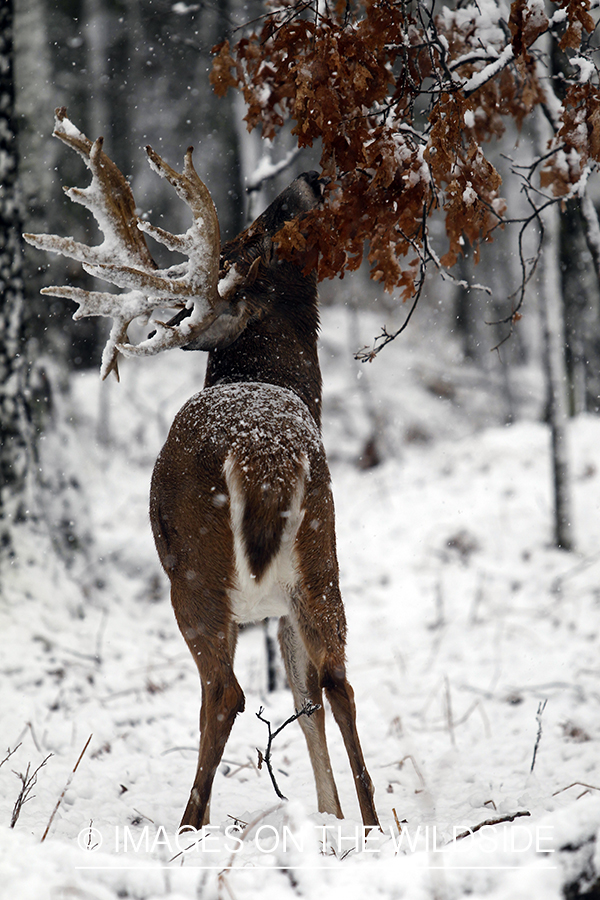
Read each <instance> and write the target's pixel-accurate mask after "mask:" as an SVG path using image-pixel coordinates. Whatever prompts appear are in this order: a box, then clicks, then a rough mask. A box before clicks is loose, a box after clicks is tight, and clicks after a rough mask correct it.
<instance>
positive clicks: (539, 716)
mask: <svg viewBox="0 0 600 900" xmlns="http://www.w3.org/2000/svg"><path fill="white" fill-rule="evenodd" d="M547 702H548V698H547V697H546V699H545V700H544V702H543V703H542V702H540V703H539V704H538V709H537V713H536V714H535V718H536V721H537V723H538V730H537V737H536V739H535V745H534V748H533V757H532V759H531V768H530V769H529V772H530V773H531V772H533V767H534V766H535V758H536V756H537V752H538V747H539V746H540V741H541V739H542V716H543V714H544V710H545V709H546V703H547Z"/></svg>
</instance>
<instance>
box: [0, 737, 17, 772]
mask: <svg viewBox="0 0 600 900" xmlns="http://www.w3.org/2000/svg"><path fill="white" fill-rule="evenodd" d="M21 743H22V742H21V741H19V743H18V744H17V746H16V747H15V749H14V750H11V749H10V747H7V748H6V749H7V751H8V752H7V754H6V756H5V757H4V759H3V760H0V766H3V765H4V763H5V762H6V761H7V760H9V759H10V758H11V756H12V755H13V754H14V753H16V752H17V750H18V749H19V747H20V746H21Z"/></svg>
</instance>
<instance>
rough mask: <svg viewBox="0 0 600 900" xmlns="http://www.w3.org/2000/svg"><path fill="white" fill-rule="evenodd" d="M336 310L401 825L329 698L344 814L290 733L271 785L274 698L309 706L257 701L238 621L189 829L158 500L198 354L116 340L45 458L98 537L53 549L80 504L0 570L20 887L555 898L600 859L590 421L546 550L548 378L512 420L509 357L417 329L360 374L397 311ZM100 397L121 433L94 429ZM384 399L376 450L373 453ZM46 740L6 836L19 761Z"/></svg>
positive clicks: (87, 892) (359, 549) (269, 697)
mask: <svg viewBox="0 0 600 900" xmlns="http://www.w3.org/2000/svg"><path fill="white" fill-rule="evenodd" d="M323 320H324V326H323V334H322V353H321V360H322V366H323V374H324V382H325V394H324V440H325V443H326V446H327V448H328V453H329V458H330V465H331V470H332V476H333V489H334V494H335V501H336V515H337V534H338V553H339V558H340V567H341V580H342V592H343V595H344V600H345V604H346V609H347V616H348V624H349V641H348V670H349V677H350V680H351V682H352V684H353V687H354V690H355V694H356V703H357V709H358V727H359V732H360V736H361V741H362V745H363V750H364V753H365V758H366V760H367V764H368V766H369V769H370V773H371V776H372V777H373V780H374V782H375V789H376V794H375V800H376V804H377V808H378V811H379V815H380V819H381V824H382V828H383V833H382V834H379V833H377V832H371V833H370V834H369V835H368V836H366V837H365V834H364V830H363V828H362V824H361V821H360V817H359V813H358V807H357V801H356V796H355V792H354V789H353V785H352V779H351V776H350V771H349V767H348V763H347V758H346V755H345V751H344V747H343V743H342V740H341V736H340V734H339V731H338V729H337V728H336V726H335V723H334V722H333V721H332V719H331V716H330V713H329V711H327V734H328V741H329V746H330V752H331V757H332V761H333V765H334V768H335V772H336V780H337V783H338V789H339V791H340V798H341V803H342V807H343V809H344V811H345V814H346V817H347V818H346V819H345V820H343V821H341V822H340V821H338V820H337V819H335V818H333V817H331V816H326V815H323V814H319V813H318V812H317V809H316V801H315V792H314V785H313V781H312V773H311V770H310V764H309V761H308V755H307V752H306V747H305V745H304V741H303V738H302V735H301V732H300V729H299V728H298V726H297V725H296V724H293V725H291V726H289V728H287V729H286V730H285V731H284V732H282V734H281V735H280V736H279V738H278V739H277V740H276V742H275V743H274V747H273V755H274V765H275V767H276V770H277V772H278V775H279V778H280V784H281V786H282V788H283V790H284V793H285V794H286V795H287V796H288V797H290V801H289V802H288V803H283V804H282V803H279V802H278V801H277V798H276V797H275V794H274V793H273V790H272V787H271V785H270V782H269V778H268V775H267V772H266V770H265V768H264V767H263V768H262V769H259V768H258V765H257V753H256V749H255V748H257V747H260V748H262V749H264V747H265V745H266V730H265V726H264V724H263V723H262V722H260V721H259V720H258V719H257V717H256V715H255V713H256V712H258V710H259V708H260V707H261V706H264V708H265V711H264V713H263V715H264V716H265V717H266V718H267V719H268V720H270V721H271V722H272V723H273V725H274V726H275V725H277V724H279V723H280V722H282V721H283V720H284V719H286V718H287V717H288V716H289V715H290V713H291V712H292V701H291V696H290V694H289V692H288V691H287V690H283V689H282V690H279V691H276V692H275V693H271V694H268V693H267V692H266V689H265V659H264V635H263V630H262V628H260V627H258V628H248V629H244V630H243V631H242V632H241V634H240V640H239V644H238V653H237V661H236V671H237V674H238V678H239V680H240V683H241V684H242V686H243V688H244V691H245V694H246V712H245V713H244V714H243V715H241V716H239V717H238V719H237V721H236V724H235V726H234V729H233V732H232V735H231V738H230V740H229V742H228V744H227V747H226V750H225V754H224V760H223V763H222V765H221V767H220V769H219V772H218V773H217V778H216V782H215V791H214V794H213V803H212V819H211V821H212V825H213V826H214V828H213V829H212V830H211V832H210V833H207V834H205V835H204V838H203V839H202V840H194V836H189V837H187V838H184V837H180V836H178V835H177V826H178V822H179V818H180V816H181V814H182V811H183V808H184V805H185V802H186V801H187V796H188V793H189V789H190V786H191V781H192V777H193V772H194V770H195V765H196V759H195V756H196V746H197V726H198V706H199V686H198V678H197V674H196V671H195V667H194V665H193V662H192V659H191V656H190V655H189V653H188V650H187V648H186V647H185V644H184V642H183V639H182V638H181V636H180V635H179V633H178V631H177V628H176V625H175V621H174V618H173V614H172V611H171V609H170V604H169V600H168V594H167V582H166V577H165V576H164V575H163V573H162V572H161V570H160V567H159V564H158V560H157V557H156V554H155V551H154V547H153V545H152V538H151V534H150V528H149V524H148V514H147V496H148V486H149V481H150V474H151V470H152V465H153V461H154V459H155V458H156V455H157V453H158V451H159V449H160V446H161V444H162V442H163V441H164V439H165V436H166V433H167V430H168V427H169V424H170V422H171V421H172V419H173V417H174V415H175V413H176V411H177V410H178V409H179V408H180V406H181V405H182V404H183V403H184V402H185V401H186V400H187V399H188V398H189V397H190V396H191V395H192V394H193V393H195V392H196V391H197V390H198V387H199V386H200V384H201V381H202V371H201V370H202V366H203V360H204V354H201V353H181V354H175V353H173V354H165V355H164V356H163V357H156V358H149V359H145V360H135V361H130V360H125V361H124V362H123V364H122V371H121V376H122V381H121V384H120V385H116V384H107V383H104V384H100V383H99V381H98V378H97V375H96V374H95V373H86V374H83V375H81V374H79V375H76V376H74V377H73V384H72V388H73V390H72V401H71V408H70V409H69V410H66V411H65V416H64V418H67V417H70V419H71V422H72V425H71V427H70V428H69V429H66V428H65V427H63V428H62V429H60V430H59V431H58V432H57V433H56V434H54V435H52V434H49V435H47V437H46V438H45V441H44V445H45V447H44V450H43V457H42V463H43V467H44V470H45V473H46V477H49V474H50V472H51V471H53V470H57V471H62V470H64V471H65V472H66V473H69V472H70V471H72V470H73V469H74V470H75V471H76V472H77V482H78V484H79V487H77V486H75V485H70V486H67V487H66V488H65V489H64V490H66V491H67V493H68V492H70V494H69V497H68V500H69V503H70V504H71V508H72V509H75V507H77V508H78V509H77V512H76V513H74V515H75V517H76V522H77V528H76V534H77V535H78V538H79V542H80V546H79V548H78V549H77V551H76V552H72V553H71V554H70V555H67V554H64V553H63V556H62V558H61V556H60V554H58V553H57V552H56V547H57V546H58V545H59V537H60V535H59V533H58V529H59V526H61V523H60V522H57V523H56V532H55V533H54V535H53V537H54V545H53V546H50V544H49V542H48V541H47V539H46V538H45V537H44V534H45V531H44V528H43V527H41V526H38V527H36V526H30V527H29V528H23V529H21V530H20V531H19V532H18V533H17V544H18V550H19V563H18V564H16V563H15V565H14V566H13V567H12V570H11V571H10V572H9V573H8V577H7V578H6V580H5V585H4V590H3V595H2V601H1V604H0V628H1V629H2V634H3V644H2V655H1V663H0V668H1V672H2V687H1V689H0V690H1V697H2V705H1V712H0V734H1V740H2V750H0V762H2V760H3V759H4V758H5V756H6V753H7V749H8V748H10V749H11V750H15V748H17V747H18V749H16V750H15V752H14V754H13V755H12V756H11V757H10V759H8V760H7V761H6V762H5V763H4V764H3V765H2V766H0V898H1V900H4V898H7V900H8V898H10V900H15V898H16V900H46V898H47V900H56V898H59V897H85V898H94V900H115V898H117V897H124V896H128V897H135V898H156V897H168V898H170V900H180V898H195V897H202V898H207V900H209V898H210V900H212V898H228V897H232V896H233V897H235V898H237V900H245V898H255V897H257V896H260V897H263V898H265V900H271V898H277V900H286V898H292V897H295V896H298V895H300V896H306V897H310V898H311V900H320V898H328V900H330V898H337V897H340V898H341V897H344V898H350V900H352V898H355V897H356V898H359V897H360V898H362V897H365V896H368V897H369V898H371V897H373V898H385V900H392V898H394V900H395V898H401V897H406V898H410V900H421V898H423V900H426V898H427V900H429V898H434V897H436V898H448V900H450V898H452V900H454V898H463V897H467V896H469V897H474V898H479V897H481V898H483V897H486V898H492V900H517V898H521V897H523V898H525V897H527V898H535V900H558V898H562V896H563V890H564V886H565V885H566V884H568V883H569V881H570V880H571V881H572V880H576V879H577V878H578V877H579V876H580V873H581V872H582V871H583V870H584V869H585V868H586V866H588V868H589V871H590V872H591V873H598V871H599V869H600V844H599V842H598V840H597V835H598V831H599V830H600V772H599V765H600V764H599V761H598V760H599V755H598V750H597V741H598V740H599V739H600V716H599V715H598V713H599V710H598V706H599V702H600V701H599V698H600V690H599V687H600V685H599V679H600V668H599V666H598V650H597V641H598V629H599V627H600V603H599V599H600V597H599V594H598V578H599V572H600V543H599V540H600V539H599V534H600V529H599V528H598V513H599V509H600V466H599V460H598V446H599V445H600V421H599V420H598V419H597V418H594V417H588V416H583V417H581V418H579V419H577V420H575V421H573V422H572V423H571V425H570V433H569V440H570V453H571V460H572V469H573V487H574V518H575V534H576V542H577V552H576V553H570V554H568V553H564V552H560V551H557V550H554V549H553V548H552V547H551V545H550V540H551V534H552V525H551V519H550V509H551V487H550V484H551V482H550V471H549V458H548V451H549V444H550V439H549V434H548V431H547V429H546V427H545V426H544V425H543V424H540V421H539V410H540V408H541V397H542V391H541V388H540V385H539V379H538V377H537V374H536V373H532V372H531V371H529V370H527V369H523V370H519V371H518V372H516V373H515V374H513V376H512V377H513V384H512V391H513V395H514V396H515V397H516V402H518V411H519V416H518V421H517V422H516V423H515V424H513V425H511V426H510V427H508V426H506V425H505V424H503V416H504V411H505V410H504V407H503V400H502V397H503V392H504V390H505V387H504V385H505V380H504V376H503V375H501V373H498V374H497V377H496V376H495V375H494V373H492V374H491V375H490V377H489V378H488V379H487V380H484V379H483V378H482V375H481V371H480V370H474V369H471V368H469V366H468V365H467V364H465V363H463V362H462V360H461V358H460V354H459V353H458V352H457V350H456V348H453V347H451V346H448V344H447V343H445V344H444V345H440V346H438V345H436V344H435V343H431V344H430V346H429V349H428V344H427V342H428V341H429V340H430V336H429V335H428V334H427V332H426V330H424V332H423V334H422V335H419V332H418V326H415V328H414V329H413V330H412V331H410V330H409V332H408V333H407V335H406V340H405V341H404V342H403V343H402V344H400V343H396V344H393V345H392V346H391V347H390V348H388V349H387V350H386V351H385V352H384V353H383V354H382V355H381V356H380V357H379V358H378V360H377V361H376V362H374V363H373V364H371V365H369V366H362V367H361V368H360V369H358V367H357V364H355V363H354V362H353V361H352V358H351V352H350V349H349V341H348V333H349V332H350V333H352V334H353V335H354V334H355V332H359V333H360V339H361V340H364V343H369V342H370V339H371V338H372V336H373V334H375V333H376V332H377V331H378V328H379V326H380V325H381V324H382V323H381V321H380V317H379V316H374V315H370V316H366V315H365V316H360V317H358V324H357V322H356V321H355V320H354V319H353V320H352V323H353V324H352V323H350V322H349V319H348V316H347V314H346V313H345V311H344V310H341V309H325V310H324V311H323ZM388 324H389V323H388ZM423 338H424V340H423ZM424 348H425V349H424ZM425 351H427V352H425ZM357 371H360V372H361V374H362V377H361V378H360V380H359V379H357V378H356V375H357ZM365 386H366V391H365ZM101 392H102V393H101ZM369 403H371V404H372V405H373V406H372V408H371V409H370V410H369V408H368V406H367V404H369ZM106 408H107V409H108V410H109V413H108V419H107V422H108V429H109V432H110V442H108V443H107V442H106V439H105V441H104V442H99V441H98V440H96V438H95V435H96V432H97V431H98V429H99V422H98V415H99V410H100V409H106ZM373 418H376V420H377V421H378V422H379V424H380V429H381V436H382V445H383V447H384V450H385V456H386V459H385V461H384V463H383V464H382V465H380V466H378V467H377V468H374V469H369V470H366V471H360V470H359V469H358V468H357V467H356V465H355V461H356V457H357V456H358V455H359V454H360V452H361V450H362V447H363V446H364V444H365V442H366V439H367V438H368V436H369V434H370V428H371V424H370V423H371V422H372V421H373ZM105 430H106V423H105ZM38 503H39V501H38ZM39 515H40V516H44V515H46V516H51V511H49V510H47V509H44V508H40V509H39ZM67 518H68V516H67ZM86 523H87V524H86ZM544 700H547V705H546V707H545V709H544V711H543V713H541V714H538V710H539V708H540V707H539V705H540V703H541V702H543V701H544ZM538 720H539V722H541V736H540V737H539V745H538V749H537V754H536V762H535V768H534V770H533V772H531V764H532V758H533V752H534V746H535V744H536V739H537V737H538V727H539V723H538ZM90 734H91V735H93V737H92V740H91V743H90V745H89V747H88V749H87V751H86V753H85V754H84V756H83V758H82V759H81V762H80V764H79V767H78V768H77V771H76V772H75V773H74V774H73V771H72V770H73V767H74V765H75V763H76V762H77V760H78V757H79V756H80V754H81V751H82V749H83V747H84V745H85V743H86V741H87V739H88V737H89V735H90ZM19 744H20V746H18V745H19ZM50 753H51V754H52V756H51V757H50V758H49V759H48V760H47V762H46V764H45V765H44V766H43V768H41V769H40V770H39V772H38V774H37V783H36V785H35V787H34V789H33V791H32V796H31V797H30V799H29V800H28V801H27V802H26V803H25V804H24V806H23V808H22V810H21V813H20V815H19V817H18V820H17V823H16V826H15V828H14V829H10V828H9V827H8V824H9V822H10V818H11V814H12V810H13V805H14V803H15V800H16V799H17V796H18V793H19V787H20V781H19V779H18V777H17V776H16V775H15V774H14V773H15V772H16V773H23V774H24V773H25V772H26V769H27V765H28V764H30V766H31V767H30V772H31V771H32V770H34V769H35V768H37V766H39V765H40V763H41V762H42V761H43V760H44V759H45V758H46V757H47V756H48V754H50ZM69 778H71V783H70V786H69V787H68V789H67V790H66V792H65V795H64V799H63V800H62V802H61V804H60V806H59V809H58V811H57V813H56V815H55V817H54V820H53V822H52V826H51V828H50V830H49V833H48V837H47V838H46V840H45V841H44V842H43V843H41V837H42V835H43V833H44V831H45V829H46V827H47V825H48V822H49V820H50V817H51V815H52V812H53V810H54V809H55V807H56V804H57V802H58V801H59V798H60V797H61V793H62V792H63V789H64V788H65V785H66V784H67V782H68V780H69ZM525 813H529V815H524V814H525ZM515 814H521V815H519V816H518V817H517V818H515V819H513V820H512V821H508V818H509V817H511V816H515ZM396 819H397V820H398V821H399V822H400V823H402V832H401V834H400V835H399V834H398V830H397V822H396ZM497 819H499V820H504V821H500V822H499V823H498V824H495V825H493V824H489V825H485V826H484V827H482V828H481V829H480V830H477V831H474V833H473V834H471V835H470V836H469V835H467V836H465V837H460V838H459V837H458V835H460V834H461V833H462V832H465V831H466V832H468V830H469V829H471V830H474V829H475V828H476V827H477V826H478V825H480V824H481V823H484V822H486V821H487V822H489V821H493V820H497ZM240 823H247V824H248V825H249V826H251V827H249V828H247V829H246V831H244V832H240V831H238V830H237V829H238V828H240V827H243V824H240ZM88 848H89V849H88ZM171 860H172V861H171ZM595 877H597V875H596V876H595Z"/></svg>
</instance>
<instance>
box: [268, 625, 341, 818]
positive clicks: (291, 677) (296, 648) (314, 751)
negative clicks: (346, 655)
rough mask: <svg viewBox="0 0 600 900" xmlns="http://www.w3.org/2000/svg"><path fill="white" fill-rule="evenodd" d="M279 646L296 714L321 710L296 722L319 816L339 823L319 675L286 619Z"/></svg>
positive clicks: (280, 630) (281, 626) (336, 793)
mask: <svg viewBox="0 0 600 900" xmlns="http://www.w3.org/2000/svg"><path fill="white" fill-rule="evenodd" d="M279 644H280V647H281V654H282V656H283V661H284V664H285V671H286V674H287V677H288V681H289V684H290V687H291V690H292V695H293V697H294V705H295V707H296V710H299V709H301V708H302V707H303V706H304V704H305V703H306V702H307V701H310V702H311V703H312V704H314V705H315V706H319V707H320V709H318V710H317V711H316V712H314V713H313V714H312V715H311V716H310V717H308V716H300V718H299V719H298V721H299V723H300V726H301V728H302V731H303V732H304V737H305V739H306V744H307V746H308V754H309V756H310V761H311V765H312V768H313V773H314V776H315V785H316V788H317V804H318V807H319V812H324V813H331V814H332V815H334V816H337V817H338V819H342V818H343V814H342V808H341V806H340V799H339V797H338V792H337V788H336V786H335V781H334V778H333V772H332V769H331V760H330V759H329V751H328V749H327V740H326V738H325V712H324V710H323V692H322V690H321V688H320V686H319V675H318V672H317V670H316V668H315V666H314V665H313V663H312V662H311V660H310V659H309V657H308V654H307V652H306V648H305V646H304V644H303V642H302V640H301V638H300V635H299V634H298V629H297V627H296V625H295V623H294V622H293V620H292V619H291V618H290V617H289V616H283V617H282V618H281V619H280V620H279Z"/></svg>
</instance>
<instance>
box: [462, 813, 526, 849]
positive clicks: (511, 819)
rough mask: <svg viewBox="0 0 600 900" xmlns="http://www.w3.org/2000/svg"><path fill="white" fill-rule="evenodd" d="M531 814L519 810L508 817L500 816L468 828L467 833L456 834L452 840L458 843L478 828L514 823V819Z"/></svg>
mask: <svg viewBox="0 0 600 900" xmlns="http://www.w3.org/2000/svg"><path fill="white" fill-rule="evenodd" d="M530 815H531V813H530V812H528V811H527V810H526V809H523V810H519V812H516V813H512V815H509V816H500V817H498V818H496V819H486V820H485V822H480V823H479V825H473V827H472V828H469V829H468V830H467V831H462V832H461V833H460V834H457V835H456V837H455V838H454V840H455V841H460V840H462V838H466V837H469V835H470V834H475V832H476V831H479V829H480V828H483V827H484V826H485V825H501V824H502V823H503V822H514V820H515V819H518V818H519V816H530Z"/></svg>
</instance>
